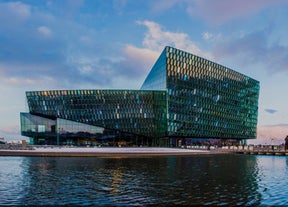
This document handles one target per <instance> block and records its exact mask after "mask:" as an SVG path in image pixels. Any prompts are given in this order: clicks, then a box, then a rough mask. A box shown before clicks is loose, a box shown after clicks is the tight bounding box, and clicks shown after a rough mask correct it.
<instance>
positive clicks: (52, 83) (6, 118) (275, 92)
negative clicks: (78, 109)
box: [0, 0, 288, 144]
mask: <svg viewBox="0 0 288 207" xmlns="http://www.w3.org/2000/svg"><path fill="white" fill-rule="evenodd" d="M287 19H288V0H252V1H251V0H241V1H239V0H213V1H211V0H105V1H103V0H86V1H85V0H25V1H24V0H23V1H21V0H18V1H12V0H11V1H5V0H0V137H4V138H5V139H6V140H11V139H14V140H15V139H23V137H21V135H20V112H28V106H27V102H26V98H25V91H31V90H56V89H57V90H58V89H59V90H62V89H67V90H68V89H118V88H119V89H139V88H140V86H141V85H142V83H143V81H144V79H145V77H146V76H147V74H148V72H149V71H150V69H151V67H152V66H153V64H154V62H155V61H156V60H157V58H158V57H159V55H160V53H161V52H162V50H163V49H164V47H165V46H172V47H176V48H178V49H181V50H184V51H187V52H190V53H193V54H195V55H199V56H201V57H204V58H207V59H209V60H212V61H214V62H216V63H219V64H221V65H224V66H226V67H229V68H231V69H233V70H236V71H238V72H240V73H243V74H245V75H248V76H249V77H252V78H254V79H256V80H258V81H260V97H259V110H258V126H257V139H256V140H254V143H263V144H265V143H267V144H270V142H271V140H272V139H273V140H274V142H275V141H276V143H282V142H283V141H284V138H285V137H286V135H288V107H287V106H288V105H287V103H288V95H287V90H288V81H287V80H288V35H287V32H288V24H287ZM252 142H253V141H252Z"/></svg>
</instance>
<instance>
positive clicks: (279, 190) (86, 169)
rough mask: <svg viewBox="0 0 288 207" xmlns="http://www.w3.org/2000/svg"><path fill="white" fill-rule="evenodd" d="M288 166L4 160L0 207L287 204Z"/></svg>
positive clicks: (273, 162) (229, 161) (232, 161)
mask: <svg viewBox="0 0 288 207" xmlns="http://www.w3.org/2000/svg"><path fill="white" fill-rule="evenodd" d="M287 163H288V162H287V159H286V157H284V158H279V159H277V158H275V157H274V158H271V157H269V156H266V157H262V156H260V157H257V156H245V155H244V156H242V155H203V156H202V155H201V156H184V157H181V156H177V157H173V156H171V157H169V156H167V157H165V156H163V157H162V156H161V157H153V158H145V157H142V158H141V157H138V158H133V159H132V158H130V159H129V158H122V159H113V158H39V157H38V158H32V157H31V158H29V157H26V158H17V157H6V158H5V157H0V183H1V185H0V205H5V204H10V205H24V204H25V205H41V204H46V205H47V204H49V205H64V204H66V205H93V204H95V205H112V206H115V205H116V206H127V205H130V206H143V205H160V204H161V205H170V206H171V205H180V206H181V205H209V206H211V205H212V206H213V205H232V206H247V205H248V206H249V205H250V206H251V205H255V206H257V205H283V204H286V203H287V199H286V195H287V194H288V183H287V182H288V181H287V179H286V177H287V172H288V170H287V169H288V168H287V165H288V164H287Z"/></svg>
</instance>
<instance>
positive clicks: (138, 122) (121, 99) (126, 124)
mask: <svg viewBox="0 0 288 207" xmlns="http://www.w3.org/2000/svg"><path fill="white" fill-rule="evenodd" d="M26 97H27V102H28V106H29V111H30V113H29V114H26V113H22V114H21V126H22V127H21V131H22V135H24V136H27V135H29V133H28V130H30V131H29V132H33V131H32V128H33V127H34V128H37V127H39V126H40V125H41V126H42V125H43V126H46V125H47V124H46V122H47V120H49V121H50V122H51V125H53V127H54V128H55V129H54V131H53V132H54V135H55V136H56V135H59V134H60V135H61V137H63V135H64V133H63V132H73V133H72V134H75V133H76V132H77V131H78V132H85V133H84V134H86V138H95V133H93V131H96V132H98V136H97V137H96V138H97V139H99V140H103V138H107V139H109V138H111V139H112V138H113V139H114V141H115V137H116V138H117V137H119V136H121V137H122V138H123V140H122V141H127V140H126V139H129V142H131V144H133V145H138V144H139V143H141V142H136V141H135V140H131V137H135V139H136V138H137V140H143V139H145V140H146V142H145V143H143V144H145V145H149V146H150V145H157V144H158V142H159V141H158V139H156V138H159V137H164V136H165V135H166V133H167V132H166V130H167V119H166V117H167V110H166V109H167V102H166V97H167V96H166V92H165V91H138V90H55V91H29V92H26ZM29 115H30V116H29ZM32 115H34V116H32ZM34 119H36V120H37V122H35V121H34ZM53 120H56V122H55V121H54V122H55V123H53ZM50 122H49V123H50ZM31 123H32V124H31ZM34 123H35V126H32V125H33V124H34ZM65 123H66V124H65ZM72 123H73V124H72ZM50 128H51V126H50V125H49V126H46V128H45V129H47V130H45V133H47V137H46V138H48V131H49V132H50V131H52V130H50ZM84 129H85V130H84ZM104 129H105V133H99V132H100V131H101V130H102V131H103V130H104ZM107 130H108V131H110V132H109V133H108V134H107V133H106V131H107ZM34 132H35V133H38V131H37V130H34ZM45 133H42V134H39V133H38V134H37V136H39V135H41V136H42V137H43V136H46V134H45ZM72 134H70V135H69V136H70V137H77V136H79V135H77V136H72ZM76 134H77V133H76ZM101 134H102V135H101ZM67 135H68V133H66V136H65V137H67V139H69V136H67ZM100 135H101V136H100ZM30 137H31V136H30ZM34 137H35V135H34ZM127 137H128V138H127ZM82 138H83V136H82ZM149 138H150V139H149ZM54 140H55V139H54Z"/></svg>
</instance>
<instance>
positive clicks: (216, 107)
mask: <svg viewBox="0 0 288 207" xmlns="http://www.w3.org/2000/svg"><path fill="white" fill-rule="evenodd" d="M258 96H259V82H258V81H256V80H254V79H252V78H249V77H248V76H245V75H243V74H240V73H238V72H236V71H234V70H231V69H229V68H227V67H224V66H221V65H219V64H217V63H214V62H211V61H209V60H206V59H203V58H200V57H198V56H195V55H193V54H190V53H187V52H184V51H181V50H178V49H175V48H172V47H166V48H165V49H164V50H163V52H162V53H161V55H160V57H159V59H158V60H157V61H156V63H155V65H154V66H153V68H152V69H151V71H150V73H149V74H148V76H147V78H146V80H145V81H144V83H143V85H142V87H141V90H55V91H29V92H26V97H27V102H28V106H29V113H21V133H22V135H24V136H29V137H34V138H35V137H41V139H43V137H44V139H45V140H46V142H48V143H50V142H49V141H47V140H50V141H51V140H54V141H53V143H54V142H55V140H56V143H57V144H59V143H60V144H63V143H75V140H77V139H78V141H77V143H79V142H81V141H79V139H82V140H83V139H85V140H86V142H89V143H90V142H91V141H93V142H94V143H97V142H99V141H101V142H103V140H104V141H105V140H110V141H109V143H110V144H111V143H112V141H111V140H113V143H114V144H115V140H116V141H118V142H119V141H125V142H128V143H130V144H131V145H139V143H140V144H141V145H148V146H159V145H165V146H166V145H169V144H171V143H172V139H173V138H183V139H184V138H185V139H187V138H194V139H196V138H210V139H211V138H213V139H215V138H216V139H226V140H228V139H236V140H242V139H250V138H256V126H257V113H258ZM80 132H81V133H80ZM169 139H170V140H169ZM35 140H36V139H35ZM139 140H140V141H139ZM163 140H164V141H163ZM165 140H166V141H165ZM82 142H83V141H82Z"/></svg>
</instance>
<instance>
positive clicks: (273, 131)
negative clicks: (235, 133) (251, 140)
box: [257, 124, 288, 144]
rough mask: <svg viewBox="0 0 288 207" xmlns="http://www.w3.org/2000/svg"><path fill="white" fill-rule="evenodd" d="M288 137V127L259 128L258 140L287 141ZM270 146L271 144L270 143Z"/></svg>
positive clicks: (266, 126) (280, 125)
mask: <svg viewBox="0 0 288 207" xmlns="http://www.w3.org/2000/svg"><path fill="white" fill-rule="evenodd" d="M287 135H288V125H287V124H278V125H263V126H258V127H257V139H270V140H271V139H272V138H273V139H283V141H284V139H285V137H286V136H287ZM269 144H270V143H269Z"/></svg>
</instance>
